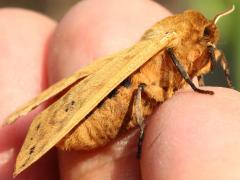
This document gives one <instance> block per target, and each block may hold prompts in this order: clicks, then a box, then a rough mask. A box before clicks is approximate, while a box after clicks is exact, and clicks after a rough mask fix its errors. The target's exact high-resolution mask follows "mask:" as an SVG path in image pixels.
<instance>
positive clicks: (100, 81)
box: [14, 32, 177, 175]
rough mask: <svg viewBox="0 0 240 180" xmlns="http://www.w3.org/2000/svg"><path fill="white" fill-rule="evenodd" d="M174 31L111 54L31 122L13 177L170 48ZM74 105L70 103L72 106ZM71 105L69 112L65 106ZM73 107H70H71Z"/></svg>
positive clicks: (174, 34)
mask: <svg viewBox="0 0 240 180" xmlns="http://www.w3.org/2000/svg"><path fill="white" fill-rule="evenodd" d="M176 38H177V36H176V33H174V32H163V33H161V34H158V35H157V36H156V37H152V38H151V39H146V40H141V41H139V42H138V43H137V44H135V45H134V46H133V47H132V48H129V49H127V50H125V51H124V53H120V54H118V55H115V56H114V57H113V58H111V60H109V62H108V63H106V64H105V65H104V66H103V67H101V68H99V69H98V70H97V71H96V72H94V73H92V74H91V75H89V76H88V77H86V78H85V79H84V80H82V81H80V82H78V83H77V84H76V85H75V86H73V87H72V88H71V89H70V90H69V91H68V92H67V93H66V94H65V95H64V96H62V97H61V98H60V99H59V100H57V101H56V102H54V103H53V104H52V105H50V106H49V107H48V108H47V109H45V110H44V111H43V112H41V113H40V114H39V115H38V116H37V117H36V118H35V119H34V120H33V122H32V124H31V126H30V128H29V131H28V134H27V136H26V139H25V141H24V144H23V146H22V148H21V150H20V153H19V155H18V157H17V161H16V166H15V172H14V175H17V174H19V173H20V172H21V171H23V170H24V169H25V168H27V167H28V166H30V165H31V164H32V163H33V162H35V161H36V160H38V159H39V158H40V157H41V156H43V155H44V154H45V153H46V152H47V151H48V150H49V149H51V148H52V147H53V146H54V145H56V144H57V143H58V142H59V141H60V140H61V139H62V138H63V137H64V136H65V135H66V134H67V133H69V132H70V131H71V130H72V128H74V127H75V126H76V125H77V124H78V123H79V122H81V121H82V120H83V119H84V117H85V116H86V115H87V114H88V113H90V112H91V111H92V110H93V109H94V108H95V107H96V106H97V104H98V103H99V102H100V101H101V100H103V99H104V98H105V97H106V96H107V95H108V94H109V93H110V92H111V91H112V90H113V89H114V88H116V87H117V86H118V85H119V84H120V83H121V82H122V81H123V80H124V79H126V78H127V77H128V76H129V75H131V74H132V73H133V72H134V71H136V70H137V69H138V68H139V67H141V66H142V65H143V64H144V63H145V62H147V61H148V60H149V59H150V58H151V57H153V56H154V55H155V54H156V53H158V52H160V51H162V50H163V49H165V48H166V47H168V46H174V43H176V41H175V39H176ZM73 102H74V103H73ZM70 104H72V107H71V111H67V112H66V107H67V106H69V105H70ZM73 104H74V105H73Z"/></svg>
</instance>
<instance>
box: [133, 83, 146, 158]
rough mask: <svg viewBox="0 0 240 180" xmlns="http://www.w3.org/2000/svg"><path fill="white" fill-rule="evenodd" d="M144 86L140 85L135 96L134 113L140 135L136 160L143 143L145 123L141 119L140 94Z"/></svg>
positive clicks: (139, 155) (139, 156) (142, 118)
mask: <svg viewBox="0 0 240 180" xmlns="http://www.w3.org/2000/svg"><path fill="white" fill-rule="evenodd" d="M144 86H145V85H144V84H140V85H139V86H138V89H137V94H136V96H135V111H136V118H137V123H138V126H139V128H140V134H139V139H138V151H137V158H138V159H140V158H141V153H142V143H143V138H144V128H145V123H144V117H143V107H142V92H143V90H144Z"/></svg>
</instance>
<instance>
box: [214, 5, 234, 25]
mask: <svg viewBox="0 0 240 180" xmlns="http://www.w3.org/2000/svg"><path fill="white" fill-rule="evenodd" d="M234 10H235V5H234V4H233V5H232V7H231V8H230V9H227V10H226V11H224V12H222V13H219V14H217V15H216V16H215V17H214V19H213V22H214V24H217V22H218V21H219V19H220V18H222V17H224V16H226V15H228V14H231V13H232V12H233V11H234Z"/></svg>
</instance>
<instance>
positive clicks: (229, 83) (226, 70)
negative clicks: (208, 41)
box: [220, 53, 233, 88]
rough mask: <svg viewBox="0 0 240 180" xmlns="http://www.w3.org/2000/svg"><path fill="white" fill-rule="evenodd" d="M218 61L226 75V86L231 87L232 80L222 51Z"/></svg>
mask: <svg viewBox="0 0 240 180" xmlns="http://www.w3.org/2000/svg"><path fill="white" fill-rule="evenodd" d="M220 63H221V66H222V68H223V71H224V75H225V77H226V80H227V85H228V87H229V88H233V84H232V80H231V78H230V71H229V66H228V62H227V59H226V57H225V55H224V54H223V53H221V59H220Z"/></svg>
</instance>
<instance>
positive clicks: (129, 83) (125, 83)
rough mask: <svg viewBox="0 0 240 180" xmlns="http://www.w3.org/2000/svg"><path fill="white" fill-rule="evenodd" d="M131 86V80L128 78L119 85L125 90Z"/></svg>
mask: <svg viewBox="0 0 240 180" xmlns="http://www.w3.org/2000/svg"><path fill="white" fill-rule="evenodd" d="M131 84H132V82H131V78H130V77H128V78H127V79H125V80H124V81H123V82H122V83H121V85H122V86H124V87H125V88H130V87H131Z"/></svg>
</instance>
